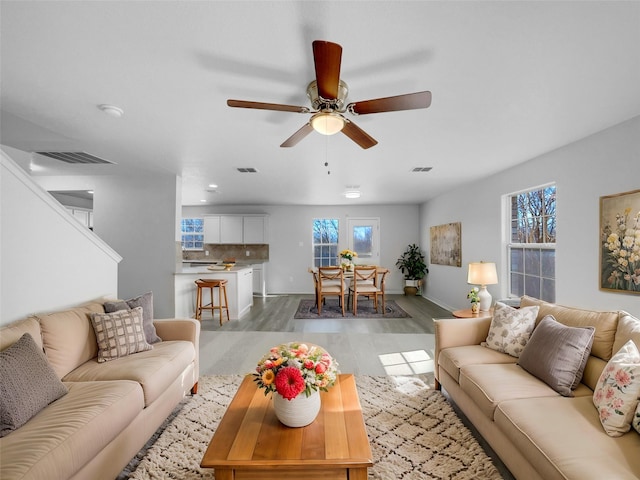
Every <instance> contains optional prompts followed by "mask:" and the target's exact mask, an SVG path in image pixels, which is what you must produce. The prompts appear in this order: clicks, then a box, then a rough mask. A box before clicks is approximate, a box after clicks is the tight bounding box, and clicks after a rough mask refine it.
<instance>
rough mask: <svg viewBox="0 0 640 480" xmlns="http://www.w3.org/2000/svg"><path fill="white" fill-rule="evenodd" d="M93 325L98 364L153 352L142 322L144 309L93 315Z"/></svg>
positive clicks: (137, 308)
mask: <svg viewBox="0 0 640 480" xmlns="http://www.w3.org/2000/svg"><path fill="white" fill-rule="evenodd" d="M91 323H92V325H93V330H94V331H95V333H96V340H97V341H98V362H99V363H102V362H108V361H109V360H115V359H116V358H119V357H124V356H127V355H131V354H132V353H138V352H144V351H146V350H151V349H152V348H153V346H152V345H149V344H148V343H147V339H146V338H145V335H144V327H143V321H142V307H136V308H134V309H132V310H119V311H117V312H113V313H93V314H91Z"/></svg>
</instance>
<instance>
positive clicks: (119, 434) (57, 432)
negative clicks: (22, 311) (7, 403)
mask: <svg viewBox="0 0 640 480" xmlns="http://www.w3.org/2000/svg"><path fill="white" fill-rule="evenodd" d="M104 312H105V309H104V304H103V303H102V302H91V303H89V304H86V305H83V306H80V307H77V308H72V309H69V310H65V311H60V312H54V313H50V314H46V315H37V316H33V317H30V318H26V319H23V320H20V321H17V322H14V323H13V324H10V325H8V326H5V327H3V328H2V329H0V350H2V351H3V353H5V352H10V350H8V347H10V346H11V345H13V344H14V343H16V342H17V341H18V340H19V339H20V338H21V337H23V334H25V333H29V334H30V335H31V337H32V338H33V340H35V344H36V345H37V347H38V348H39V349H40V350H41V349H44V354H45V356H46V360H47V361H48V364H49V365H50V366H51V367H52V369H53V372H55V376H57V377H58V378H59V379H60V380H62V384H63V385H64V386H65V387H66V389H68V393H66V394H65V395H63V396H62V397H60V398H59V399H57V400H55V401H54V402H52V403H50V404H49V405H48V406H46V407H45V408H44V409H42V410H41V411H39V413H37V414H36V415H35V416H33V417H31V418H30V419H29V420H28V421H27V422H26V423H25V424H24V425H22V426H20V427H19V428H17V429H15V430H13V431H11V432H10V433H8V434H6V435H5V436H4V437H3V438H0V478H2V479H3V480H15V479H45V478H46V479H90V480H97V479H114V478H115V477H116V476H117V475H118V474H119V473H120V471H121V470H122V468H123V467H124V466H126V465H127V463H128V462H129V461H130V460H131V458H133V457H134V456H135V454H136V453H137V452H138V450H140V448H141V447H142V446H144V444H145V443H146V442H147V441H148V439H149V438H150V437H151V436H152V435H153V433H154V432H155V431H156V430H157V428H158V427H159V426H160V425H161V424H162V422H163V421H164V420H165V419H166V418H167V417H168V416H169V414H170V413H171V412H172V410H173V409H174V408H175V407H176V405H177V404H178V403H179V402H180V400H181V399H182V398H183V397H184V396H185V394H187V393H189V391H193V392H194V393H195V392H196V391H197V381H198V342H199V336H200V324H199V323H198V322H197V321H195V320H191V319H165V320H153V325H154V326H155V329H156V332H157V335H158V336H159V337H160V338H161V339H162V341H159V342H158V343H154V344H153V345H152V346H153V348H152V349H149V350H146V351H142V352H139V353H133V354H130V355H126V356H122V357H119V358H116V359H113V360H111V361H106V362H102V363H99V362H98V358H97V354H98V346H97V340H96V335H95V333H94V328H93V325H92V323H91V320H90V316H91V314H92V313H104ZM34 348H35V347H34ZM36 353H38V354H40V351H38V350H37V349H36ZM55 381H58V380H57V379H55ZM3 414H4V413H3ZM3 423H4V422H3Z"/></svg>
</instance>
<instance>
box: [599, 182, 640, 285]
mask: <svg viewBox="0 0 640 480" xmlns="http://www.w3.org/2000/svg"><path fill="white" fill-rule="evenodd" d="M600 290H608V291H614V292H621V293H636V294H640V190H633V191H631V192H625V193H618V194H616V195H607V196H604V197H600Z"/></svg>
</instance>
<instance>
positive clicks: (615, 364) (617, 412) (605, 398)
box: [593, 340, 640, 437]
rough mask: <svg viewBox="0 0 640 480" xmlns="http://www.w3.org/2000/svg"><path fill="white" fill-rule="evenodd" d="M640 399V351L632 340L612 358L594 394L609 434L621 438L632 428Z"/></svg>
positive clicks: (595, 402)
mask: <svg viewBox="0 0 640 480" xmlns="http://www.w3.org/2000/svg"><path fill="white" fill-rule="evenodd" d="M639 399H640V352H638V347H636V344H635V343H633V340H629V341H628V342H627V343H625V344H624V346H623V347H622V348H621V349H620V350H619V351H618V353H616V354H615V355H614V356H613V357H611V360H609V363H607V366H606V367H605V369H604V370H603V371H602V374H601V375H600V379H599V380H598V384H597V385H596V389H595V391H594V392H593V404H594V405H595V406H596V408H597V409H598V413H599V415H600V423H602V426H603V427H604V430H605V432H607V435H609V436H611V437H620V436H622V435H623V434H625V433H627V432H628V431H629V430H630V429H631V422H632V421H633V417H634V414H635V412H636V409H637V408H638V400H639ZM637 421H638V418H637V417H636V419H635V422H637Z"/></svg>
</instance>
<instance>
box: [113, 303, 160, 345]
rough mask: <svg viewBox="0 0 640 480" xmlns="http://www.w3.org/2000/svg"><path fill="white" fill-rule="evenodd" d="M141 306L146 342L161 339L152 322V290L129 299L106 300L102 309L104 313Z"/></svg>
mask: <svg viewBox="0 0 640 480" xmlns="http://www.w3.org/2000/svg"><path fill="white" fill-rule="evenodd" d="M136 307H142V319H143V321H144V336H145V337H146V339H147V343H158V342H161V341H162V339H161V338H160V337H159V336H158V334H157V333H156V327H155V325H154V324H153V292H147V293H145V294H143V295H140V296H138V297H135V298H130V299H129V300H125V301H123V300H117V301H113V302H106V303H105V304H104V311H105V312H106V313H113V312H117V311H118V310H131V309H132V308H136Z"/></svg>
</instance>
